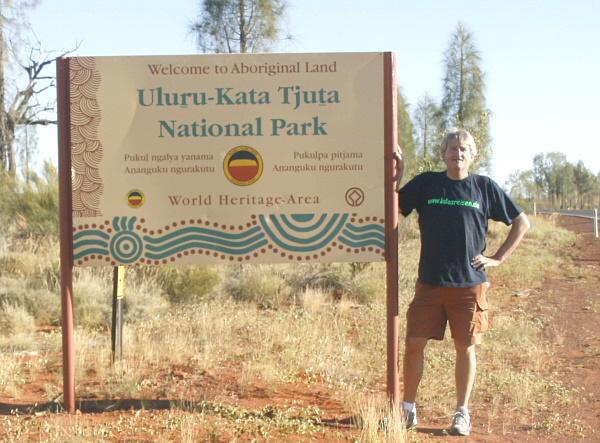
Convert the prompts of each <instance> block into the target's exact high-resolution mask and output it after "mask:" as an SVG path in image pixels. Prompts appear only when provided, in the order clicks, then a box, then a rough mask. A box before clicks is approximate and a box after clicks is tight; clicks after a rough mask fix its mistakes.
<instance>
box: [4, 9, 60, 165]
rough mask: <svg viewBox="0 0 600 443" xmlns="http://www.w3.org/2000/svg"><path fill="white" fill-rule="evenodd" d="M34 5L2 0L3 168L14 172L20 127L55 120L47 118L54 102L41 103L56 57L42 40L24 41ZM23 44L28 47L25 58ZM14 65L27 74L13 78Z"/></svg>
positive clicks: (50, 83)
mask: <svg viewBox="0 0 600 443" xmlns="http://www.w3.org/2000/svg"><path fill="white" fill-rule="evenodd" d="M35 4H36V2H35V1H16V0H15V1H10V0H0V170H1V171H5V172H9V173H10V174H11V175H15V174H16V170H17V167H16V160H17V155H16V148H15V138H16V136H15V132H16V130H17V128H19V127H21V126H24V125H29V126H35V125H49V124H52V123H56V122H55V121H52V120H49V119H48V118H46V113H47V112H48V111H52V110H53V104H44V103H41V102H40V97H41V93H42V92H44V91H45V90H47V89H49V88H52V87H54V77H53V76H49V75H46V74H45V71H46V70H47V68H48V66H49V65H50V64H51V63H52V62H53V61H54V57H51V56H50V54H49V53H47V52H46V51H42V49H41V44H40V42H39V41H36V43H35V44H34V45H28V44H27V42H24V41H23V36H25V35H27V32H24V30H29V25H28V23H27V20H26V18H25V13H26V11H27V10H28V9H30V8H32V7H34V6H35ZM23 44H25V45H27V46H29V51H28V55H27V56H26V57H24V58H22V57H21V54H22V51H21V46H22V45H23ZM11 68H17V69H18V71H19V72H20V73H21V74H23V73H26V74H27V75H26V77H25V76H18V75H17V76H16V78H12V77H11V76H10V75H9V70H10V69H11Z"/></svg>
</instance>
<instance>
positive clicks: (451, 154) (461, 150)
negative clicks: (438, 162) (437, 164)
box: [443, 139, 474, 172]
mask: <svg viewBox="0 0 600 443" xmlns="http://www.w3.org/2000/svg"><path fill="white" fill-rule="evenodd" d="M443 159H444V163H446V167H447V168H448V171H456V172H458V171H461V172H468V171H469V168H470V167H471V163H473V160H474V157H473V155H472V154H471V150H470V149H469V147H468V146H461V145H460V141H458V140H457V139H452V140H450V141H449V142H448V144H447V145H446V151H445V152H444V156H443Z"/></svg>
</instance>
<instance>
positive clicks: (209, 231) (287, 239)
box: [73, 214, 385, 266]
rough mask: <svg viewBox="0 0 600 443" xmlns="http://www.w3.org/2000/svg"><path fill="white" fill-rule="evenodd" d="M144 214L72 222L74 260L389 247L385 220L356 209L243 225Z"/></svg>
mask: <svg viewBox="0 0 600 443" xmlns="http://www.w3.org/2000/svg"><path fill="white" fill-rule="evenodd" d="M145 224H146V221H145V220H144V219H140V220H139V221H138V219H137V218H136V217H130V218H128V217H114V218H113V220H105V221H104V223H101V224H90V225H88V224H84V225H80V226H76V227H73V250H74V254H73V258H74V262H75V265H77V266H85V265H86V264H88V262H90V264H91V265H93V264H94V263H97V262H98V261H100V262H104V263H105V264H106V266H116V265H118V264H125V265H127V264H130V265H166V264H171V263H176V262H177V261H178V259H183V258H185V257H186V256H189V255H198V256H201V255H205V256H210V257H211V259H213V260H221V261H224V262H244V261H251V260H253V259H255V258H258V257H259V256H261V255H265V254H270V255H276V256H279V260H282V261H311V260H318V259H322V258H324V257H326V256H327V255H329V254H331V253H332V252H333V251H334V250H343V251H345V252H346V253H348V254H352V253H355V254H359V253H361V252H367V251H368V252H373V253H374V254H377V255H381V256H382V257H383V255H384V252H385V229H384V220H383V219H380V218H378V217H358V216H357V215H356V214H321V215H316V214H292V215H281V214H269V215H263V214H260V215H252V216H251V217H250V220H249V221H248V222H247V223H246V224H244V225H238V226H234V225H226V224H220V223H218V222H214V221H209V220H202V219H191V220H181V221H179V222H173V223H171V224H170V225H166V226H164V227H163V228H161V229H156V230H154V229H149V228H148V227H146V226H145Z"/></svg>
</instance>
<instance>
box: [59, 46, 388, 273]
mask: <svg viewBox="0 0 600 443" xmlns="http://www.w3.org/2000/svg"><path fill="white" fill-rule="evenodd" d="M68 61H69V62H68V72H69V85H68V87H69V97H70V99H69V102H70V103H69V108H68V109H69V117H68V119H69V128H70V130H69V131H70V132H69V138H70V140H69V144H70V162H71V170H72V175H71V198H72V200H71V201H72V236H73V264H74V265H75V266H116V265H121V264H124V265H165V264H193V263H205V264H210V263H267V262H268V263H277V262H299V261H303V262H311V261H320V262H339V261H353V262H360V261H363V262H367V261H369V262H370V261H383V260H384V252H385V235H384V232H385V230H384V219H385V214H384V162H383V158H384V94H385V91H384V53H339V54H242V55H240V54H236V55H194V56H148V57H145V56H141V57H86V58H79V57H75V58H70V59H68Z"/></svg>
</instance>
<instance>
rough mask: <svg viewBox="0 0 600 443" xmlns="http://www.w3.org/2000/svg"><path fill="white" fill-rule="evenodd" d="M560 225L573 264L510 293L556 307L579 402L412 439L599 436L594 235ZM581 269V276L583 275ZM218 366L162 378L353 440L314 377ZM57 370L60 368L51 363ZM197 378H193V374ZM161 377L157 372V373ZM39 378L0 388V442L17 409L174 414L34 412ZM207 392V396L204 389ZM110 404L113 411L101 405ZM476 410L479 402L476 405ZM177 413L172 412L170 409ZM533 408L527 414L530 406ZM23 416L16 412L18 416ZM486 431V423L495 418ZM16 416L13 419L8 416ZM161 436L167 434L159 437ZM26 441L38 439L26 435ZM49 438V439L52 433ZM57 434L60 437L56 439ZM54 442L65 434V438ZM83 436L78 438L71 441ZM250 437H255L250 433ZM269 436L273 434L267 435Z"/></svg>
mask: <svg viewBox="0 0 600 443" xmlns="http://www.w3.org/2000/svg"><path fill="white" fill-rule="evenodd" d="M558 223H559V225H561V226H563V227H565V228H567V229H570V230H573V231H575V232H578V233H579V234H580V236H579V240H578V241H577V243H576V244H575V245H573V247H572V251H570V252H571V254H572V260H573V264H574V267H575V270H573V268H572V267H571V268H565V269H562V270H559V271H558V272H555V273H553V274H548V275H547V277H546V280H545V283H544V285H543V286H542V287H541V288H536V289H534V290H533V291H532V292H531V293H530V294H529V296H528V297H526V298H518V299H517V298H515V300H514V304H515V305H518V306H516V308H523V309H536V307H540V306H554V307H557V308H558V309H554V310H551V311H549V312H552V316H553V317H552V318H548V319H547V324H546V326H547V327H548V328H550V327H555V326H556V325H558V327H560V330H561V331H564V332H563V334H564V337H563V340H562V343H561V344H560V347H559V348H558V351H557V353H556V361H554V362H553V367H554V368H555V371H557V372H558V373H559V375H560V379H561V381H563V382H564V383H565V384H566V385H567V387H569V388H570V389H577V390H578V391H577V392H578V396H579V399H578V402H575V403H574V404H572V405H568V406H564V407H563V409H562V410H560V411H558V410H556V408H554V407H553V405H549V406H548V408H547V410H546V411H541V412H538V413H536V417H535V423H547V424H548V426H538V427H535V428H533V427H532V426H531V425H530V424H528V423H529V422H531V420H528V417H523V416H522V415H516V414H515V412H514V411H503V412H502V413H501V416H500V417H496V416H495V417H492V418H489V417H487V412H486V411H485V407H482V408H481V410H477V411H476V412H473V421H474V428H473V431H472V433H471V435H470V436H469V437H463V438H458V437H450V436H448V435H446V434H445V431H444V429H445V428H446V427H447V426H448V417H440V418H434V419H432V418H428V417H420V423H419V427H418V429H417V430H416V431H412V432H411V439H410V440H411V441H425V442H443V441H464V442H490V443H499V442H553V443H554V442H556V443H567V442H573V441H578V440H582V439H583V440H585V441H600V431H598V430H599V429H600V348H599V345H600V322H599V321H598V320H599V318H598V310H599V309H600V239H596V238H594V237H593V227H592V222H591V220H587V219H583V218H576V217H560V218H559V219H558ZM582 275H584V276H585V277H581V276H582ZM231 369H232V370H231V371H227V370H223V371H219V373H218V374H211V373H204V374H189V373H187V372H186V368H174V369H173V371H172V373H171V374H161V377H162V376H164V377H175V378H181V379H190V378H193V379H194V383H189V384H188V386H189V385H192V386H194V385H196V386H197V385H198V383H201V384H202V387H203V389H204V390H205V391H207V390H209V391H210V390H214V393H218V395H219V396H220V397H221V398H223V399H224V403H225V402H226V401H225V399H229V400H230V401H231V402H233V403H235V404H236V406H238V407H243V408H246V409H248V410H252V411H256V410H259V409H261V408H263V407H266V406H268V405H291V404H299V405H304V406H305V407H306V406H307V405H312V406H317V407H318V408H319V410H320V413H319V417H320V419H321V424H320V426H321V428H322V430H321V432H318V433H316V434H309V435H305V436H291V437H287V438H285V439H280V440H278V441H289V442H299V441H314V442H333V441H357V440H358V439H359V436H360V431H359V430H358V429H357V428H356V427H355V426H354V425H353V421H352V412H351V411H349V410H347V409H346V408H345V407H344V406H343V405H342V403H341V402H340V401H339V400H338V396H337V395H336V393H335V392H334V391H332V390H331V389H329V388H328V387H327V385H326V383H324V382H319V381H318V380H316V381H315V382H314V383H310V384H301V383H297V384H287V385H283V386H281V387H277V388H270V387H269V386H252V387H249V388H248V389H247V390H245V391H244V392H239V391H236V389H237V383H236V380H237V379H238V378H239V368H231ZM56 370H57V371H60V368H56ZM196 379H197V380H196ZM158 380H160V377H159V378H158ZM40 386H41V385H40V383H37V384H34V383H32V384H31V386H30V388H29V389H28V388H27V386H26V387H25V388H23V389H21V388H20V398H19V399H18V400H15V399H13V398H8V397H7V396H6V393H3V392H2V391H0V441H23V440H5V439H4V436H3V432H2V430H3V427H4V429H6V426H7V423H9V420H12V419H13V418H14V411H15V410H17V411H19V412H20V415H21V416H23V415H24V416H25V417H26V420H30V421H31V422H33V423H35V424H36V425H37V426H38V427H39V428H40V429H41V428H43V425H44V424H48V423H50V422H53V423H56V422H62V423H63V424H65V425H69V426H72V425H73V423H77V424H78V425H79V426H91V427H97V428H102V427H107V426H108V427H110V425H111V424H113V425H114V424H115V423H116V422H117V421H118V420H122V419H123V417H125V418H128V417H130V418H131V417H134V416H136V415H139V414H151V416H152V417H157V419H159V418H161V417H165V416H167V415H168V414H173V411H169V403H168V402H167V401H164V400H163V401H161V400H155V401H151V402H148V403H144V404H143V403H142V401H141V400H123V401H121V402H120V403H118V404H115V403H114V401H112V402H106V403H103V402H96V401H91V400H90V401H86V400H85V399H82V400H81V402H79V403H78V406H79V408H80V409H79V410H78V413H77V414H76V416H75V418H74V417H73V416H69V415H68V414H52V413H50V414H47V413H43V412H42V413H40V412H39V408H38V412H37V413H34V412H32V411H34V410H36V405H43V404H44V403H45V402H46V401H47V399H46V397H45V396H44V395H43V392H42V390H41V388H40ZM209 398H210V396H209ZM107 404H111V405H112V406H113V408H112V410H111V411H108V412H107V410H106V408H104V407H103V406H106V405H107ZM474 409H477V408H476V407H475V408H474ZM175 413H177V412H175ZM532 414H533V413H532ZM21 419H22V417H21ZM494 421H497V422H499V423H501V424H494V426H493V427H494V428H495V429H492V430H491V432H490V430H489V429H488V426H489V425H485V426H484V425H481V424H480V423H488V424H489V423H494ZM13 423H14V422H13ZM111 432H112V433H109V436H106V435H104V436H103V437H102V438H101V440H102V441H106V442H108V441H110V442H113V441H114V442H125V441H137V442H150V441H156V439H155V438H154V437H153V436H152V435H150V434H148V432H147V431H145V430H144V428H143V427H139V428H135V429H133V428H132V429H127V430H126V431H125V432H124V433H117V434H115V433H114V431H111ZM158 440H159V441H168V440H167V439H166V438H165V437H164V436H163V437H161V438H159V439H158ZM26 441H36V440H35V439H27V440H26ZM52 441H54V440H52ZM57 441H58V440H57ZM60 441H71V440H69V439H68V438H66V439H64V440H60ZM75 441H77V442H79V441H83V440H81V439H77V440H75ZM198 441H206V442H209V441H210V442H221V441H227V440H223V439H222V436H221V438H219V437H216V438H215V437H213V438H211V437H206V438H202V439H200V440H198ZM236 441H252V438H250V437H240V438H239V439H238V440H236ZM255 441H261V439H260V438H256V440H255ZM271 441H275V440H273V439H271Z"/></svg>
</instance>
